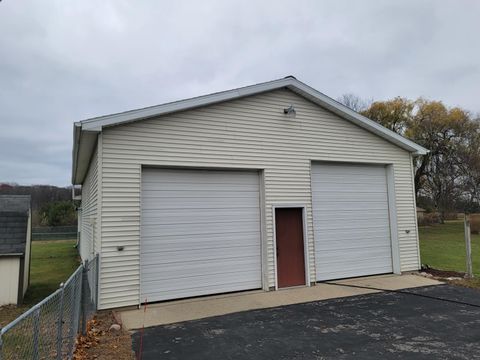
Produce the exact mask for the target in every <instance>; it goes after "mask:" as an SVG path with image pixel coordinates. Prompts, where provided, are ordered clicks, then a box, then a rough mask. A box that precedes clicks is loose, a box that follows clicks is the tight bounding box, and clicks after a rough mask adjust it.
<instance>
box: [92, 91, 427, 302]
mask: <svg viewBox="0 0 480 360" xmlns="http://www.w3.org/2000/svg"><path fill="white" fill-rule="evenodd" d="M291 104H293V105H294V106H295V109H296V111H297V116H296V118H294V119H291V118H287V117H285V115H284V114H283V109H284V108H285V107H288V106H290V105H291ZM102 135H103V146H102V150H101V152H102V156H103V157H102V164H103V165H102V186H103V191H102V208H101V211H102V224H101V225H102V242H101V245H102V272H101V275H100V287H101V291H100V294H99V297H100V308H109V307H116V306H128V305H136V304H138V303H139V298H140V192H141V190H140V188H141V173H142V170H141V169H142V165H152V166H166V167H169V166H170V167H171V166H180V167H197V168H198V167H205V168H236V169H259V170H260V169H263V170H264V171H263V179H264V189H262V192H263V194H262V195H263V202H262V207H263V213H264V219H265V230H264V233H265V238H264V239H263V241H264V246H265V251H264V252H265V259H264V272H266V273H267V284H266V285H268V287H273V286H274V285H275V273H274V249H273V227H272V226H273V224H272V206H273V205H275V204H282V205H285V204H289V203H292V204H305V205H306V219H307V234H308V253H309V264H310V278H311V280H312V281H314V280H315V265H314V264H315V259H314V240H313V236H314V234H313V221H312V207H311V191H310V166H311V161H348V162H367V163H379V164H393V168H394V177H395V190H396V205H397V218H398V240H399V248H400V260H401V270H402V271H408V270H416V269H418V268H419V261H418V243H417V232H416V224H415V221H416V219H415V209H414V190H413V179H412V172H411V166H412V165H411V159H410V154H409V153H408V152H407V151H405V150H403V149H401V148H399V147H397V146H395V145H393V144H391V143H389V142H387V141H386V140H384V139H382V138H380V137H378V136H376V135H374V134H372V133H369V132H367V131H366V130H364V129H361V128H359V127H357V126H355V125H353V124H352V123H351V122H349V121H347V120H344V119H342V118H340V117H339V116H337V115H334V114H332V113H330V112H328V111H326V110H324V109H322V108H320V107H319V106H318V105H315V104H313V103H311V102H309V101H308V100H306V99H304V98H302V97H300V96H298V95H296V94H295V93H293V92H291V91H289V90H276V91H271V92H268V93H263V94H259V95H256V96H252V97H246V98H242V99H238V100H233V101H229V102H225V103H220V104H216V105H211V106H208V107H204V108H199V109H194V110H189V111H184V112H178V113H174V114H170V115H164V116H162V117H159V118H153V119H148V120H142V121H138V122H134V123H130V124H125V125H121V126H115V127H110V128H105V129H104V130H103V134H102ZM407 230H409V232H407ZM119 245H121V246H124V250H123V251H118V250H117V246H119Z"/></svg>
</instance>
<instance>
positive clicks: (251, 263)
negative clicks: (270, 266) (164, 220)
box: [142, 257, 259, 281]
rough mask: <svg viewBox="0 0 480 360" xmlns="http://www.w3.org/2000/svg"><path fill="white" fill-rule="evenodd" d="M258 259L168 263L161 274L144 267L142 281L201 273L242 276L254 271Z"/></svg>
mask: <svg viewBox="0 0 480 360" xmlns="http://www.w3.org/2000/svg"><path fill="white" fill-rule="evenodd" d="M258 260H259V258H255V257H254V258H252V257H244V258H236V259H221V260H220V261H216V262H210V261H196V262H192V263H189V264H187V265H185V264H183V263H168V264H169V269H168V270H165V271H164V272H162V273H161V274H159V273H158V272H157V271H155V266H150V267H149V266H146V268H145V271H144V273H143V274H142V280H151V281H156V280H166V279H180V278H185V277H194V276H195V275H196V274H198V273H199V272H201V274H203V275H208V274H227V273H230V272H235V273H239V274H240V275H241V276H243V275H242V274H244V273H247V272H251V271H255V270H252V269H255V267H256V266H257V264H258Z"/></svg>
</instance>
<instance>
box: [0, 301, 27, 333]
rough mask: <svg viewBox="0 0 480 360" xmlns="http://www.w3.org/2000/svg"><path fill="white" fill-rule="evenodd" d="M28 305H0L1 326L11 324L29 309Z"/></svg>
mask: <svg viewBox="0 0 480 360" xmlns="http://www.w3.org/2000/svg"><path fill="white" fill-rule="evenodd" d="M27 309H28V306H16V305H5V306H0V328H2V327H4V326H5V325H7V324H9V323H10V322H12V321H13V320H15V319H16V318H17V317H19V316H20V315H21V314H23V313H24V312H25V311H27Z"/></svg>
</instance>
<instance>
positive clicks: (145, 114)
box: [72, 76, 428, 184]
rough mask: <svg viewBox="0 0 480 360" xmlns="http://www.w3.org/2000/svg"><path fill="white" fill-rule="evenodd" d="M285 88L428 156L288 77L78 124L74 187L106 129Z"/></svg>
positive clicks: (74, 127) (293, 78) (396, 143)
mask: <svg viewBox="0 0 480 360" xmlns="http://www.w3.org/2000/svg"><path fill="white" fill-rule="evenodd" d="M282 88H287V89H289V90H291V91H293V92H295V93H297V94H298V95H300V96H303V97H304V98H306V99H308V100H310V101H312V102H314V103H316V104H317V105H319V106H322V107H323V108H325V109H327V110H329V111H331V112H333V113H335V114H337V115H339V116H340V117H341V118H343V119H345V120H347V121H350V122H352V123H354V124H356V125H357V126H360V127H362V128H364V129H366V130H367V131H370V132H372V133H374V134H376V135H378V136H380V137H382V138H384V139H385V140H387V141H389V142H391V143H393V144H395V145H397V146H399V147H401V148H403V149H405V150H407V151H409V152H411V153H414V154H418V155H424V154H426V153H427V152H428V150H427V149H425V148H424V147H422V146H420V145H418V144H416V143H414V142H413V141H411V140H409V139H407V138H404V137H403V136H401V135H399V134H397V133H395V132H393V131H391V130H389V129H387V128H385V127H383V126H382V125H380V124H378V123H376V122H375V121H373V120H370V119H368V118H366V117H365V116H363V115H361V114H359V113H357V112H355V111H354V110H352V109H350V108H348V107H346V106H345V105H343V104H341V103H339V102H337V101H335V100H333V99H332V98H330V97H328V96H326V95H325V94H322V93H321V92H319V91H317V90H315V89H314V88H312V87H310V86H308V85H307V84H304V83H303V82H301V81H299V80H297V79H296V78H295V77H293V76H287V77H285V78H282V79H277V80H273V81H268V82H264V83H260V84H255V85H251V86H246V87H242V88H238V89H233V90H227V91H222V92H217V93H213V94H209V95H204V96H199V97H194V98H191V99H186V100H180V101H175V102H171V103H166V104H162V105H156V106H151V107H146V108H142V109H137V110H131V111H125V112H121V113H118V114H112V115H106V116H101V117H96V118H92V119H87V120H83V121H80V122H76V123H75V124H74V126H73V154H72V155H73V161H72V184H81V183H82V182H83V180H84V178H85V175H86V173H87V169H88V165H89V161H90V159H91V156H92V153H93V151H94V149H95V146H96V142H97V135H98V133H100V132H101V131H102V129H103V128H104V127H109V126H116V125H120V124H125V123H129V122H133V121H139V120H143V119H148V118H152V117H156V116H160V115H165V114H170V113H174V112H178V111H184V110H189V109H194V108H198V107H203V106H208V105H212V104H217V103H220V102H224V101H230V100H234V99H238V98H242V97H246V96H252V95H256V94H260V93H264V92H268V91H272V90H276V89H282Z"/></svg>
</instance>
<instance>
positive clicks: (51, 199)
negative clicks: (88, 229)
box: [0, 183, 77, 226]
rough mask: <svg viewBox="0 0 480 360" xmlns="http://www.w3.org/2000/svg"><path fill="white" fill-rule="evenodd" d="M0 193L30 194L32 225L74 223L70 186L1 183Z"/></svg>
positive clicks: (74, 216)
mask: <svg viewBox="0 0 480 360" xmlns="http://www.w3.org/2000/svg"><path fill="white" fill-rule="evenodd" d="M0 195H30V196H31V197H32V225H33V226H69V225H76V223H77V214H76V211H75V209H76V206H75V205H76V204H75V203H74V202H73V201H72V189H71V188H70V187H58V186H53V185H31V186H25V185H17V184H1V183H0Z"/></svg>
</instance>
